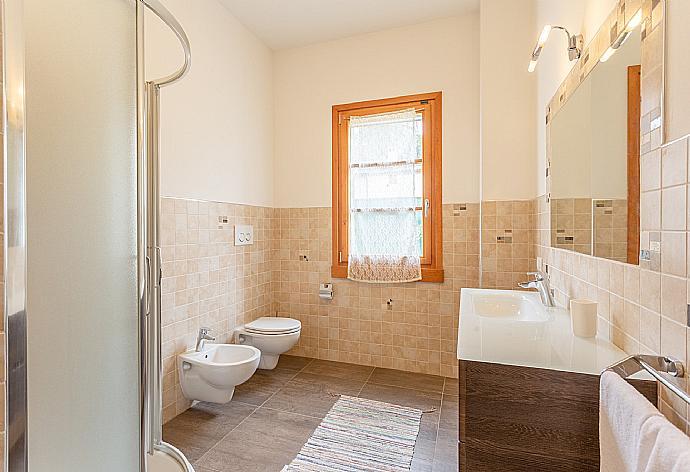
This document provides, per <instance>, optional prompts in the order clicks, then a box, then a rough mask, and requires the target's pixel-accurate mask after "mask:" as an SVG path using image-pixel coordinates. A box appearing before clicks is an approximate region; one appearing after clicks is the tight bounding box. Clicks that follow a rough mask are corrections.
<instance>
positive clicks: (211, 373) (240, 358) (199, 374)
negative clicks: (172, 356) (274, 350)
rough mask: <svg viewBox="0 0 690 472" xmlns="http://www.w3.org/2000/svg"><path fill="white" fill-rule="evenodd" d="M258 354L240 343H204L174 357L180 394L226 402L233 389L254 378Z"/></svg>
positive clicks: (258, 352) (259, 357)
mask: <svg viewBox="0 0 690 472" xmlns="http://www.w3.org/2000/svg"><path fill="white" fill-rule="evenodd" d="M260 360H261V351H259V350H258V349H257V348H255V347H253V346H245V345H240V344H207V345H206V347H205V348H204V349H203V350H202V351H189V352H186V353H184V354H180V355H179V356H177V364H178V374H179V376H180V386H181V387H182V393H183V394H184V396H185V397H187V398H188V399H190V400H199V401H205V402H213V403H227V402H229V401H230V400H231V399H232V395H233V393H234V392H235V386H237V385H239V384H241V383H244V382H246V381H247V380H249V378H250V377H251V376H252V375H254V372H256V368H257V367H258V366H259V361H260Z"/></svg>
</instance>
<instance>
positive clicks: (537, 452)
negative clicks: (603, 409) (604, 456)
mask: <svg viewBox="0 0 690 472" xmlns="http://www.w3.org/2000/svg"><path fill="white" fill-rule="evenodd" d="M631 383H633V385H634V386H635V387H636V388H637V389H638V390H639V391H640V392H641V393H642V394H643V395H645V396H646V397H647V398H648V399H649V400H650V401H652V403H654V404H656V395H657V389H656V383H655V382H647V381H632V382H631ZM459 384H460V398H459V400H460V404H459V416H460V418H459V427H460V431H459V464H460V467H459V468H460V470H461V471H463V472H523V471H524V472H541V471H544V472H565V471H572V472H588V471H592V472H596V471H598V470H599V426H598V424H599V376H598V375H591V374H581V373H574V372H563V371H556V370H549V369H538V368H531V367H518V366H509V365H502V364H491V363H485V362H473V361H460V375H459Z"/></svg>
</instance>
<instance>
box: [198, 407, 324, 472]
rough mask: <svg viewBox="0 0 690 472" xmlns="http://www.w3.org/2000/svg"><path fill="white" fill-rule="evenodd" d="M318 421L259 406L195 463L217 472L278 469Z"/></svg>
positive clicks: (290, 457)
mask: <svg viewBox="0 0 690 472" xmlns="http://www.w3.org/2000/svg"><path fill="white" fill-rule="evenodd" d="M319 423H320V420H319V419H317V418H310V417H307V416H302V415H296V414H292V413H287V412H283V411H277V410H269V409H264V408H260V409H258V410H257V411H256V412H254V413H253V414H252V415H251V416H250V417H249V418H247V419H246V420H245V421H244V422H243V423H242V424H241V425H240V426H239V427H238V428H236V429H235V430H234V431H233V432H231V433H230V434H228V435H227V436H226V437H225V438H223V440H221V441H220V442H219V443H218V444H216V446H215V447H213V448H212V449H211V450H210V451H209V452H207V453H206V454H205V455H204V456H203V457H202V458H201V459H200V460H199V461H197V464H198V465H199V466H200V467H208V468H211V469H213V470H217V471H220V472H226V471H227V472H230V471H232V472H235V471H243V472H254V471H256V472H271V471H276V472H278V471H280V470H281V469H282V468H283V466H285V465H286V464H288V463H289V462H290V461H291V460H292V459H293V458H294V457H295V456H296V455H297V453H298V452H299V451H300V449H301V448H302V445H303V444H304V443H305V442H307V439H308V438H309V436H310V435H311V433H312V432H313V431H314V429H316V427H317V426H318V425H319Z"/></svg>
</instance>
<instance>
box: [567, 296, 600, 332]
mask: <svg viewBox="0 0 690 472" xmlns="http://www.w3.org/2000/svg"><path fill="white" fill-rule="evenodd" d="M570 322H571V325H572V329H573V334H574V335H575V336H579V337H581V338H593V337H595V336H596V335H597V302H595V301H592V300H587V299H583V298H581V299H577V298H576V299H573V300H570Z"/></svg>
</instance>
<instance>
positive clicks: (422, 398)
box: [359, 383, 441, 413]
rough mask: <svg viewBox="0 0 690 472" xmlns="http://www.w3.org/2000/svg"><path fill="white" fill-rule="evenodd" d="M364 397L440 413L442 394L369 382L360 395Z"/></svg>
mask: <svg viewBox="0 0 690 472" xmlns="http://www.w3.org/2000/svg"><path fill="white" fill-rule="evenodd" d="M359 396H360V397H362V398H369V399H370V400H378V401H382V402H388V403H393V404H395V405H402V406H407V407H410V408H419V409H420V410H422V411H428V410H434V411H435V412H437V413H438V411H439V409H440V407H441V394H440V393H437V392H422V391H420V390H412V389H409V388H398V387H391V386H388V385H376V384H371V383H367V384H366V385H364V388H363V389H362V392H361V393H360V395H359Z"/></svg>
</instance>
